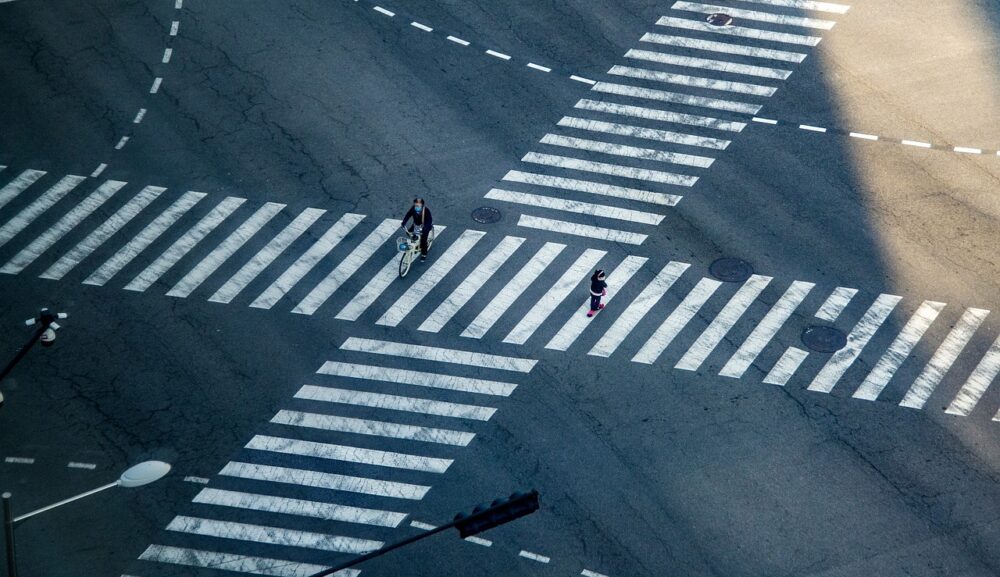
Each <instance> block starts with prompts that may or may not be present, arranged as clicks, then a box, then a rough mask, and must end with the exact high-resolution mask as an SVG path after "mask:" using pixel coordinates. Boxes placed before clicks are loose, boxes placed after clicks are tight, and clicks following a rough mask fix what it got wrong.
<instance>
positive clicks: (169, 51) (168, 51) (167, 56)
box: [163, 48, 174, 64]
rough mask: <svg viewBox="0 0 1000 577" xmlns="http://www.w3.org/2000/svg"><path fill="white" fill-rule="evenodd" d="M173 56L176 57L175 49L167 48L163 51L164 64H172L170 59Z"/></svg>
mask: <svg viewBox="0 0 1000 577" xmlns="http://www.w3.org/2000/svg"><path fill="white" fill-rule="evenodd" d="M173 55H174V49H173V48H165V49H164V50H163V64H167V63H169V62H170V57H171V56H173Z"/></svg>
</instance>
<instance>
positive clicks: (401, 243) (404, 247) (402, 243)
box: [396, 237, 410, 252]
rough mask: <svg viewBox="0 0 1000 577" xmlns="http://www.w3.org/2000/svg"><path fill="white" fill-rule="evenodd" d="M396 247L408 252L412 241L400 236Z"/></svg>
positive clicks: (400, 250)
mask: <svg viewBox="0 0 1000 577" xmlns="http://www.w3.org/2000/svg"><path fill="white" fill-rule="evenodd" d="M396 247H397V248H398V249H399V252H406V251H408V250H410V241H408V240H406V239H405V238H403V237H399V238H397V239H396Z"/></svg>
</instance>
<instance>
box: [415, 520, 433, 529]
mask: <svg viewBox="0 0 1000 577" xmlns="http://www.w3.org/2000/svg"><path fill="white" fill-rule="evenodd" d="M410 527H413V528H414V529H420V530H421V531H433V530H434V529H437V526H436V525H430V524H428V523H421V522H420V521H410Z"/></svg>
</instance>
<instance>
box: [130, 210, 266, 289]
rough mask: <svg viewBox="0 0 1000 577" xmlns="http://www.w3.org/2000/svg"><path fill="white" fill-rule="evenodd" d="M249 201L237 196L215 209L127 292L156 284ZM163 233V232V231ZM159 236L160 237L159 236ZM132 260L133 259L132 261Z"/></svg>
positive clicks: (161, 256)
mask: <svg viewBox="0 0 1000 577" xmlns="http://www.w3.org/2000/svg"><path fill="white" fill-rule="evenodd" d="M246 200H247V199H245V198H239V197H235V196H228V197H226V198H225V199H223V201H222V202H220V203H219V204H217V205H215V207H214V208H213V209H212V210H211V211H210V212H209V213H208V214H206V215H205V216H203V217H202V219H201V220H199V221H198V223H197V224H195V225H194V226H192V227H191V228H190V229H188V231H187V232H185V233H184V234H183V235H182V236H181V237H180V238H178V239H177V240H176V241H174V243H173V244H172V245H170V248H168V249H167V250H165V251H163V254H161V255H160V256H159V257H157V259H156V260H155V261H153V262H152V263H151V264H150V265H149V266H147V267H146V268H145V269H144V270H143V271H142V272H141V273H139V274H138V275H136V277H135V278H134V279H132V280H131V281H130V282H129V283H128V284H127V285H125V287H124V288H125V290H130V291H136V292H143V291H145V290H146V289H148V288H149V287H150V286H152V284H153V283H154V282H156V281H157V280H159V278H160V277H161V276H163V275H164V274H165V273H166V272H167V271H168V270H170V269H171V268H172V267H173V266H174V265H175V264H177V261H179V260H180V259H182V258H183V257H184V255H186V254H187V253H188V252H189V251H190V250H191V249H192V248H194V247H195V245H197V244H198V243H199V242H201V241H202V239H204V238H205V237H206V236H208V233H210V232H212V231H213V230H215V227H217V226H219V224H221V223H222V221H224V220H226V218H228V217H229V215H230V214H232V213H233V211H234V210H236V209H237V208H239V207H240V206H241V205H242V204H243V203H244V202H246ZM161 232H162V231H161ZM157 236H158V235H157ZM130 260H131V259H130Z"/></svg>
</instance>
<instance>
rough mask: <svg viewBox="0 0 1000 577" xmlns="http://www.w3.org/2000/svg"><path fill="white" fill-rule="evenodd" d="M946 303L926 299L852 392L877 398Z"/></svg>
mask: <svg viewBox="0 0 1000 577" xmlns="http://www.w3.org/2000/svg"><path fill="white" fill-rule="evenodd" d="M944 307H945V303H939V302H934V301H924V302H923V303H922V304H921V305H920V308H918V309H917V312H915V313H913V316H912V317H910V320H909V321H908V322H907V323H906V326H904V327H903V330H901V331H900V332H899V334H898V335H897V336H896V339H895V340H894V341H892V344H891V345H889V348H888V350H886V351H885V353H884V354H883V355H882V358H880V359H879V360H878V362H877V363H876V364H875V367H874V368H873V369H872V370H871V372H870V373H868V376H867V377H865V380H864V381H863V382H862V383H861V386H860V387H858V389H857V390H856V391H854V395H852V396H853V397H854V398H855V399H864V400H866V401H874V400H875V399H877V398H878V396H879V394H881V393H882V390H883V389H885V387H886V385H888V384H889V379H891V378H892V376H893V375H894V374H896V371H897V370H899V367H900V365H902V364H903V361H905V360H906V357H908V356H909V355H910V352H911V351H912V350H913V347H915V346H917V343H918V342H919V341H920V339H921V338H922V337H923V336H924V333H925V332H927V329H928V328H930V326H931V323H933V322H934V319H936V318H937V316H938V314H939V313H940V312H941V309H943V308H944Z"/></svg>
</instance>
